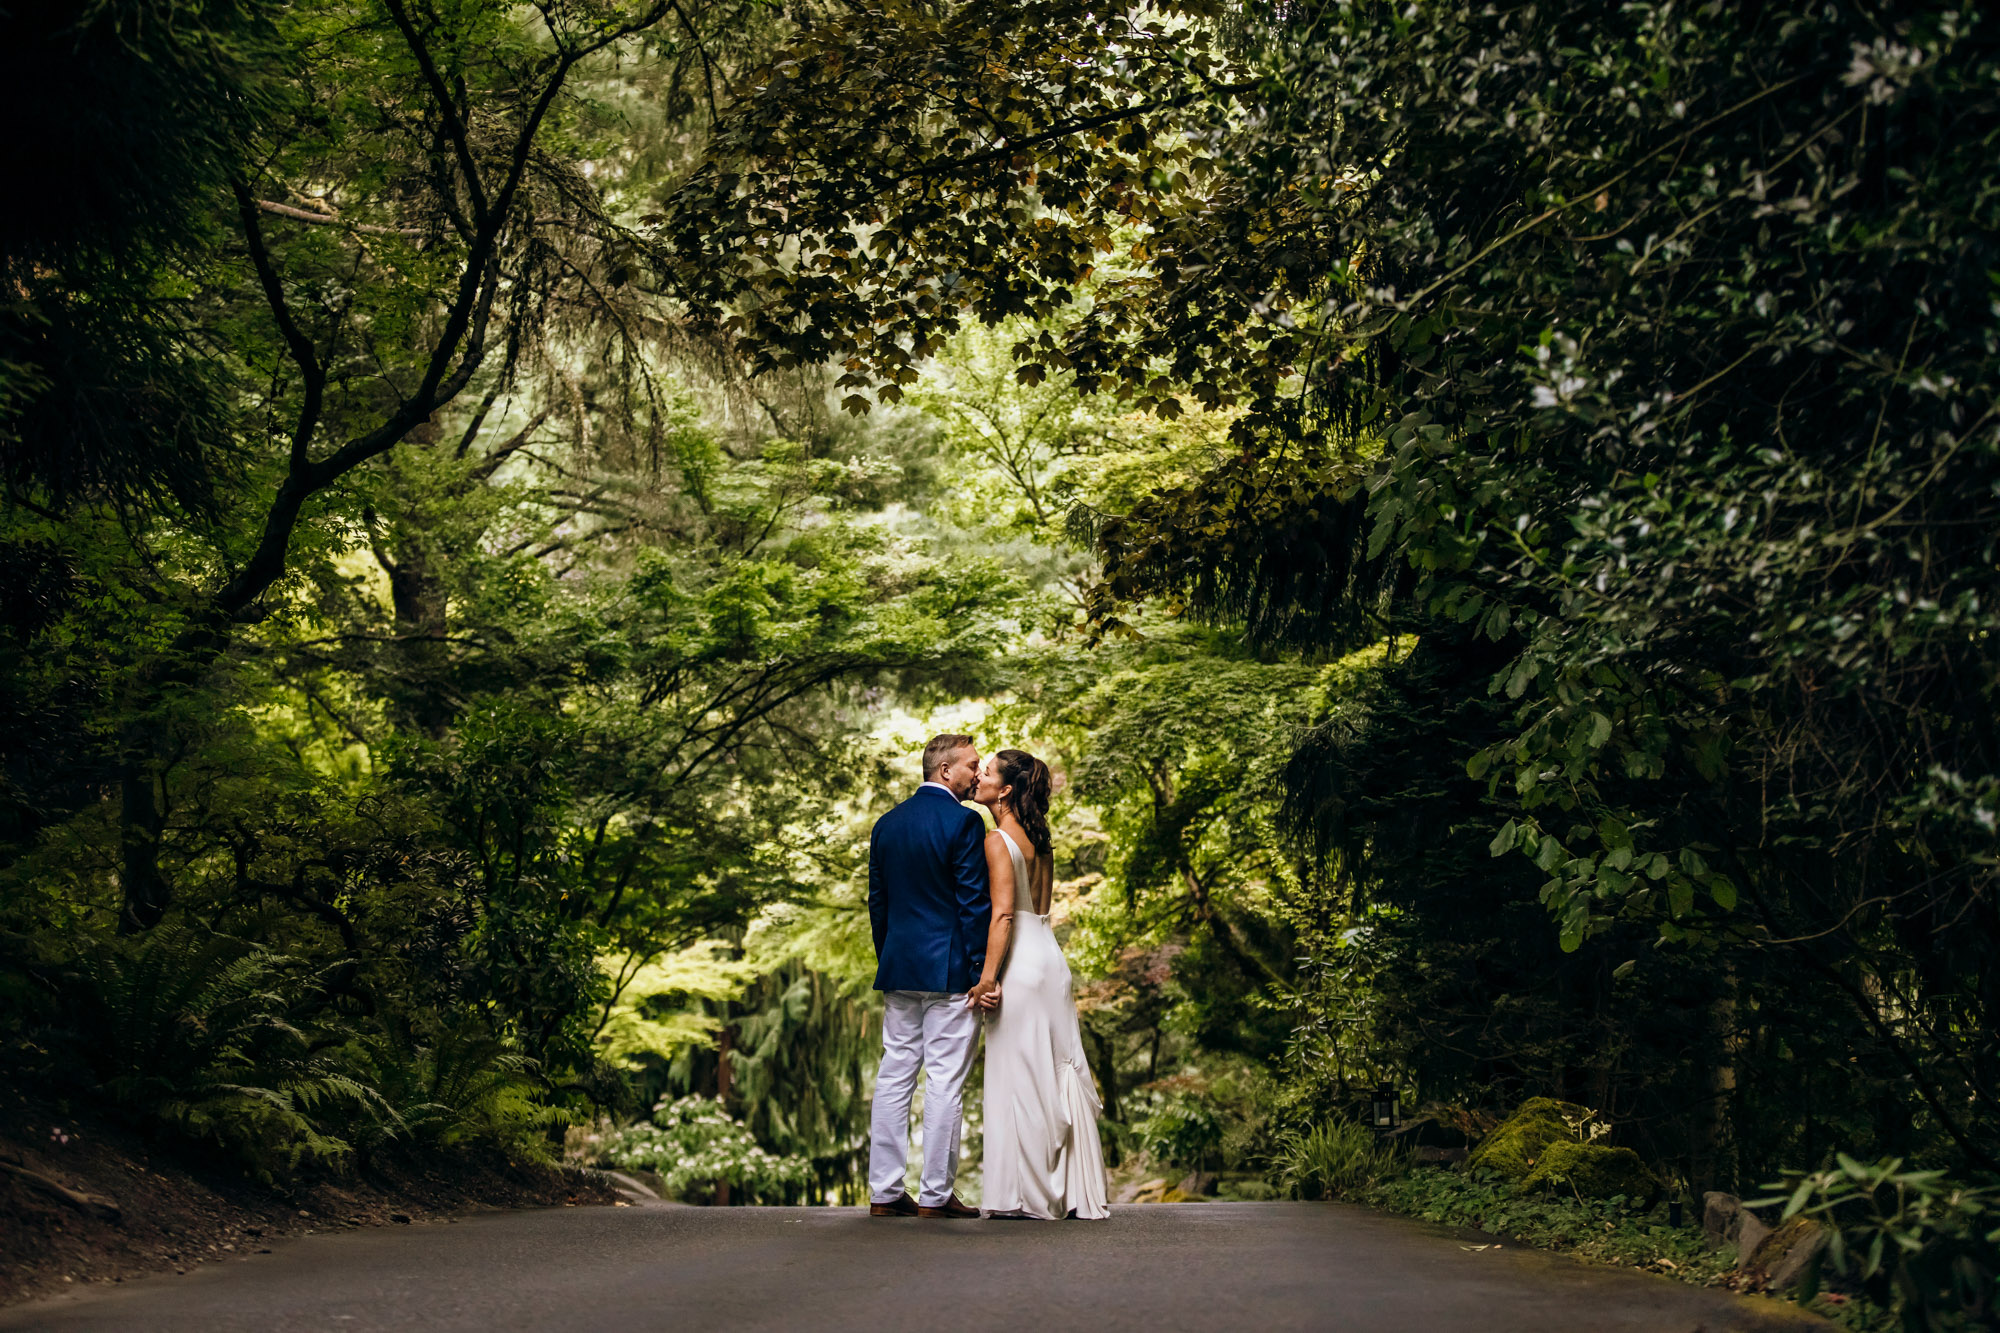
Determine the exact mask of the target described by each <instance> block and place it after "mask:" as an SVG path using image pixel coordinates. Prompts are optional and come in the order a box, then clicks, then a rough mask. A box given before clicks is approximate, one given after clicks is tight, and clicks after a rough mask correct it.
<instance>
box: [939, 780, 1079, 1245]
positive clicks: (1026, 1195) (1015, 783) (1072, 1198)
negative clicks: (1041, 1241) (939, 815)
mask: <svg viewBox="0 0 2000 1333" xmlns="http://www.w3.org/2000/svg"><path fill="white" fill-rule="evenodd" d="M973 799H974V800H976V801H978V802H979V803H980V804H981V805H984V806H987V807H988V808H990V809H991V810H992V811H993V814H994V817H995V820H996V821H997V823H998V825H999V827H998V828H997V829H996V830H995V831H993V832H991V833H988V834H987V835H986V869H987V873H988V876H989V880H990V883H991V886H992V893H993V926H992V933H991V934H990V935H989V936H988V938H987V945H986V967H985V972H984V974H983V975H982V976H981V978H980V979H981V980H982V981H989V982H991V981H997V982H998V983H999V985H1000V994H999V1005H998V1007H997V1008H996V1009H994V1010H993V1012H992V1015H991V1017H990V1018H989V1019H988V1022H987V1025H986V1160H985V1164H984V1167H983V1174H982V1178H981V1182H980V1191H981V1194H982V1195H983V1197H984V1202H985V1207H986V1213H987V1216H989V1217H1038V1218H1043V1219H1046V1220H1055V1219H1058V1218H1063V1217H1070V1216H1075V1217H1085V1218H1100V1217H1109V1216H1110V1215H1111V1209H1110V1207H1109V1206H1108V1205H1107V1204H1106V1201H1105V1199H1106V1190H1105V1179H1104V1151H1103V1148H1102V1147H1101V1146H1100V1144H1099V1143H1098V1139H1097V1111H1098V1107H1099V1105H1100V1102H1099V1100H1098V1095H1097V1082H1096V1080H1095V1079H1093V1078H1092V1077H1091V1073H1090V1066H1089V1064H1087V1063H1086V1062H1085V1060H1084V1054H1083V1030H1082V1028H1081V1026H1080V1025H1079V1024H1078V1022H1077V1017H1076V998H1075V996H1074V995H1072V994H1071V992H1070V974H1069V963H1068V962H1067V961H1066V960H1065V959H1064V958H1063V954H1062V949H1061V947H1060V946H1058V945H1057V944H1056V937H1055V935H1054V933H1053V932H1052V931H1051V930H1050V929H1049V901H1050V899H1051V898H1052V897H1053V896H1054V891H1055V877H1054V873H1053V870H1052V868H1051V866H1050V861H1049V820H1048V809H1049V766H1048V765H1047V764H1045V763H1043V762H1042V761H1041V760H1039V759H1037V758H1035V757H1034V756H1033V755H1031V754H1028V753H1026V752H1024V751H1021V750H1002V751H1000V752H999V753H998V754H995V755H993V756H991V757H990V758H988V759H987V761H986V763H985V764H984V765H983V766H982V767H981V768H980V770H979V787H978V790H977V791H976V792H975V793H974V795H973Z"/></svg>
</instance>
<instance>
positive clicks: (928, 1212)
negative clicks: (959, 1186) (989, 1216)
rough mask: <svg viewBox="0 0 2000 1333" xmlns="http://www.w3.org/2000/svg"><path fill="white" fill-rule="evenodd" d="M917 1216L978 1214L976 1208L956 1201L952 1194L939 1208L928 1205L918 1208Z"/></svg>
mask: <svg viewBox="0 0 2000 1333" xmlns="http://www.w3.org/2000/svg"><path fill="white" fill-rule="evenodd" d="M917 1216H918V1217H977V1216H979V1210H978V1209H977V1208H968V1207H966V1206H965V1205H964V1204H962V1203H960V1202H959V1201H958V1196H957V1195H956V1194H954V1195H952V1196H951V1199H950V1201H949V1202H947V1203H946V1204H944V1206H942V1207H940V1208H932V1207H930V1206H928V1205H925V1206H923V1207H920V1208H918V1209H917Z"/></svg>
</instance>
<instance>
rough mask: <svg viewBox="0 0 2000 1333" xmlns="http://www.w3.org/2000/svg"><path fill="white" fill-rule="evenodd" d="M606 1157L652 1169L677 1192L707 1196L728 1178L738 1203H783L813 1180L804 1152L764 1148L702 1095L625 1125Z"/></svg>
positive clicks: (618, 1163) (628, 1165)
mask: <svg viewBox="0 0 2000 1333" xmlns="http://www.w3.org/2000/svg"><path fill="white" fill-rule="evenodd" d="M604 1157H605V1160H607V1161H609V1162H610V1163H611V1164H612V1165H613V1166H618V1167H623V1168H625V1169H626V1170H628V1171H653V1172H657V1173H658V1174H659V1175H660V1176H661V1177H663V1178H664V1179H665V1181H666V1185H667V1190H668V1192H669V1193H670V1194H673V1195H674V1196H676V1197H688V1196H690V1195H693V1196H706V1195H709V1194H710V1192H711V1191H712V1190H713V1189H714V1187H715V1186H716V1185H717V1184H720V1183H723V1182H727V1183H728V1185H729V1186H730V1188H731V1193H732V1197H733V1198H735V1199H736V1201H737V1202H740V1203H788V1202H791V1201H792V1200H794V1199H796V1198H797V1197H799V1195H800V1194H801V1193H802V1192H803V1191H804V1189H805V1187H806V1186H807V1185H808V1184H809V1183H811V1181H812V1163H811V1162H809V1161H807V1160H806V1159H805V1158H803V1157H780V1156H778V1155H776V1154H774V1153H770V1152H766V1151H765V1150H764V1149H763V1148H762V1147H761V1146H760V1145H759V1144H758V1143H757V1140H756V1139H755V1138H754V1137H753V1136H752V1135H751V1133H750V1131H749V1130H747V1129H745V1128H744V1127H743V1125H742V1123H741V1122H739V1121H737V1120H735V1119H733V1118H732V1117H731V1116H730V1114H729V1113H728V1112H727V1111H725V1110H723V1109H722V1104H721V1103H720V1102H716V1101H711V1100H709V1099H708V1098H706V1097H683V1098H681V1099H680V1100H679V1101H662V1102H661V1103H660V1104H659V1105H657V1106H655V1107H654V1108H653V1121H652V1123H651V1124H644V1123H642V1124H637V1125H628V1126H627V1127H625V1128H624V1129H622V1130H619V1131H618V1132H617V1133H616V1134H614V1135H613V1136H612V1137H611V1139H610V1140H609V1141H608V1142H607V1143H606V1145H605V1151H604Z"/></svg>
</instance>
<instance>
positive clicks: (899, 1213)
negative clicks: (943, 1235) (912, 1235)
mask: <svg viewBox="0 0 2000 1333" xmlns="http://www.w3.org/2000/svg"><path fill="white" fill-rule="evenodd" d="M953 1202H956V1200H954V1201H953ZM923 1211H924V1210H923V1209H921V1208H919V1207H917V1201H916V1200H915V1199H912V1198H911V1197H910V1196H909V1195H907V1194H898V1195H897V1196H896V1197H895V1198H893V1199H891V1200H889V1202H887V1203H871V1204H869V1205H868V1215H869V1216H870V1217H916V1216H919V1215H920V1214H921V1213H922V1212H923Z"/></svg>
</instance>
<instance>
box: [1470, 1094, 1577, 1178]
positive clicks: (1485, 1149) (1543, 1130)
mask: <svg viewBox="0 0 2000 1333" xmlns="http://www.w3.org/2000/svg"><path fill="white" fill-rule="evenodd" d="M1588 1114H1589V1112H1588V1111H1586V1110H1585V1109H1584V1108H1583V1107H1581V1106H1577V1105H1575V1104H1574V1103H1572V1102H1559V1101H1557V1100H1556V1099H1555V1098H1553V1097H1530V1098H1529V1099H1528V1100H1527V1101H1525V1102H1522V1103H1521V1105H1520V1107H1519V1108H1518V1109H1517V1110H1516V1111H1515V1112H1514V1114H1512V1115H1510V1116H1508V1117H1507V1118H1506V1119H1505V1120H1503V1121H1501V1122H1500V1124H1499V1125H1498V1126H1497V1127H1495V1128H1494V1130H1493V1132H1492V1133H1491V1134H1488V1135H1487V1136H1486V1137H1485V1138H1483V1139H1481V1140H1480V1141H1479V1146H1478V1147H1477V1148H1474V1149H1473V1150H1472V1156H1471V1157H1469V1158H1467V1159H1466V1163H1465V1164H1466V1165H1467V1166H1468V1167H1474V1168H1477V1167H1482V1166H1483V1167H1485V1168H1487V1169H1488V1170H1491V1171H1497V1172H1499V1173H1500V1174H1501V1175H1502V1176H1505V1177H1506V1178H1507V1179H1509V1180H1519V1179H1521V1178H1522V1177H1523V1176H1525V1175H1527V1174H1528V1173H1529V1172H1530V1171H1533V1170H1534V1169H1535V1163H1537V1162H1539V1161H1540V1160H1541V1158H1542V1154H1543V1153H1544V1152H1546V1151H1547V1150H1548V1146H1549V1145H1550V1144H1551V1143H1574V1142H1575V1140H1576V1131H1575V1130H1573V1129H1571V1128H1570V1127H1569V1126H1568V1125H1567V1124H1565V1123H1564V1122H1563V1117H1564V1116H1566V1115H1567V1116H1569V1117H1570V1118H1571V1119H1572V1120H1575V1121H1577V1122H1579V1123H1580V1122H1581V1121H1582V1120H1583V1118H1584V1117H1585V1116H1586V1115H1588Z"/></svg>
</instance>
